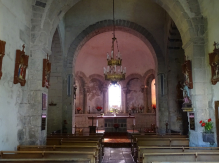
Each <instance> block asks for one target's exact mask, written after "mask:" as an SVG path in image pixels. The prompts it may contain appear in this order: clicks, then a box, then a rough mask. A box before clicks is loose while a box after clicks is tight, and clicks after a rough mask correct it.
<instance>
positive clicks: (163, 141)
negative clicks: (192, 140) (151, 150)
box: [131, 138, 189, 156]
mask: <svg viewBox="0 0 219 163" xmlns="http://www.w3.org/2000/svg"><path fill="white" fill-rule="evenodd" d="M138 146H163V147H173V146H175V147H177V146H178V147H179V146H180V147H182V146H183V147H188V146H189V138H137V139H136V143H132V144H131V150H132V155H133V156H135V155H136V154H135V153H136V152H135V151H136V150H135V149H137V147H138Z"/></svg>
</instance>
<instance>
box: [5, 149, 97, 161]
mask: <svg viewBox="0 0 219 163" xmlns="http://www.w3.org/2000/svg"><path fill="white" fill-rule="evenodd" d="M1 158H2V159H28V158H29V159H37V158H40V159H42V158H45V159H62V158H66V159H69V158H77V159H79V160H80V159H82V158H86V159H90V161H91V162H92V163H94V162H95V160H96V157H95V152H84V151H1Z"/></svg>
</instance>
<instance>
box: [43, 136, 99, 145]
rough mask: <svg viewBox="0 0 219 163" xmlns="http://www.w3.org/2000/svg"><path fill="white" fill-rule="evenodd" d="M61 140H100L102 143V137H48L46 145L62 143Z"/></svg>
mask: <svg viewBox="0 0 219 163" xmlns="http://www.w3.org/2000/svg"><path fill="white" fill-rule="evenodd" d="M61 141H99V143H102V139H101V138H98V137H97V138H87V137H85V138H48V139H47V140H46V145H61Z"/></svg>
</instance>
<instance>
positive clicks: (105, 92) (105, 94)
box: [103, 87, 108, 114]
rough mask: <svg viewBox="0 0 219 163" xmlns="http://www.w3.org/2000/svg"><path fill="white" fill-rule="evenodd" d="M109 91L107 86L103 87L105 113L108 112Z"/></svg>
mask: <svg viewBox="0 0 219 163" xmlns="http://www.w3.org/2000/svg"><path fill="white" fill-rule="evenodd" d="M107 92H108V88H107V87H103V112H104V114H106V113H107V109H108V107H107Z"/></svg>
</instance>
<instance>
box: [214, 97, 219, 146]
mask: <svg viewBox="0 0 219 163" xmlns="http://www.w3.org/2000/svg"><path fill="white" fill-rule="evenodd" d="M218 114H219V101H215V124H216V132H217V146H219V115H218Z"/></svg>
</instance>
